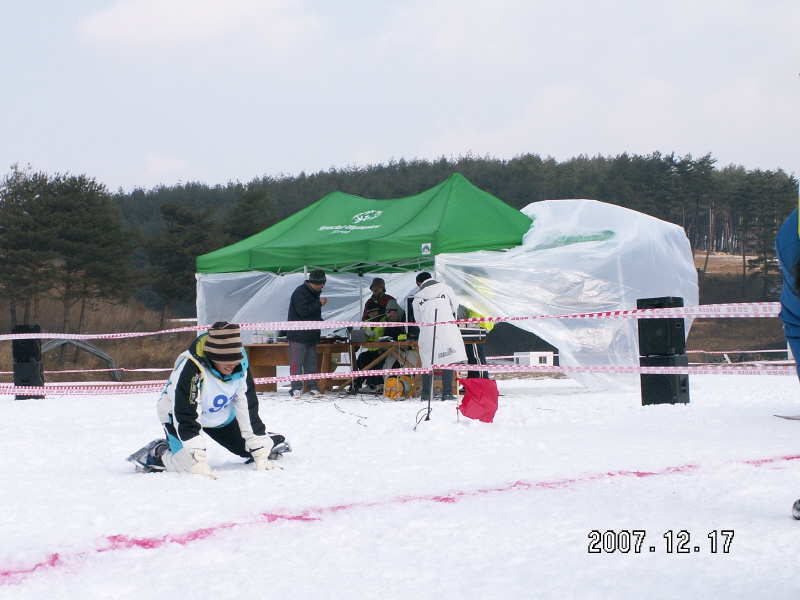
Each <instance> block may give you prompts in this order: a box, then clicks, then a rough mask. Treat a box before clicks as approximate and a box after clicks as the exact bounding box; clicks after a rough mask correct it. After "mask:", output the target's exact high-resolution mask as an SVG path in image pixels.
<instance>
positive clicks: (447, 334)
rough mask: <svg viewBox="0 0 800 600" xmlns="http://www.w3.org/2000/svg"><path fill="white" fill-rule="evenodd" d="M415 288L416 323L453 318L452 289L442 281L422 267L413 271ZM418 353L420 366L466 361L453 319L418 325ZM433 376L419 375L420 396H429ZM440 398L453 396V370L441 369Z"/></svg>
mask: <svg viewBox="0 0 800 600" xmlns="http://www.w3.org/2000/svg"><path fill="white" fill-rule="evenodd" d="M416 281H417V285H418V286H419V289H418V290H417V292H416V293H415V294H414V301H413V302H412V306H413V307H414V317H415V318H416V320H417V322H418V323H441V322H442V321H455V313H456V311H457V310H458V300H457V299H456V293H455V292H454V291H453V288H451V287H450V286H449V285H447V284H446V283H443V282H440V281H436V280H435V279H434V278H433V277H431V274H430V273H428V272H427V271H423V272H422V273H419V274H418V275H417V279H416ZM419 355H420V361H421V362H422V366H423V367H426V368H427V367H430V366H431V365H435V364H455V363H462V362H466V360H467V351H466V349H465V348H464V340H463V339H462V338H461V332H460V331H459V330H458V325H456V324H455V323H441V324H439V325H428V326H421V327H420V333H419ZM432 382H433V377H432V374H431V373H428V374H425V375H423V376H422V399H423V400H428V399H430V396H431V393H432V389H431V388H432V385H431V384H432ZM442 400H455V396H453V371H450V370H446V371H445V370H443V371H442Z"/></svg>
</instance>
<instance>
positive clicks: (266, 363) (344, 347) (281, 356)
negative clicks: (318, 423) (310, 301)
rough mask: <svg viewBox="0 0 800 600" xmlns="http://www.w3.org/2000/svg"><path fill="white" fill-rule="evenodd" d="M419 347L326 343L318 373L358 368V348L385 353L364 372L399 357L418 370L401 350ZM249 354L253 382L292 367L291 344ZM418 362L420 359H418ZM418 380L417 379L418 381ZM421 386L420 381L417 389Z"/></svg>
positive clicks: (260, 388)
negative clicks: (343, 356) (346, 357)
mask: <svg viewBox="0 0 800 600" xmlns="http://www.w3.org/2000/svg"><path fill="white" fill-rule="evenodd" d="M465 341H466V343H467V344H476V343H483V342H482V341H469V340H465ZM416 346H417V342H416V341H409V340H403V341H399V342H362V343H360V344H351V343H348V342H332V343H326V342H324V341H322V342H320V343H319V344H317V369H318V371H317V372H318V373H333V372H334V371H336V368H337V367H339V366H345V365H346V366H349V367H350V370H351V371H352V370H354V367H355V352H356V351H357V350H358V349H359V348H365V349H368V350H374V349H383V350H384V352H381V354H380V356H378V358H376V359H375V360H373V361H372V362H370V363H369V364H368V365H366V366H365V367H364V369H363V370H364V371H366V370H368V369H370V368H372V367H374V366H375V365H377V364H380V363H381V362H382V361H385V360H386V359H387V358H389V357H390V356H394V357H396V358H397V359H398V360H399V361H400V364H402V365H403V366H408V367H418V366H419V364H416V365H412V364H409V363H408V361H406V360H405V359H404V358H403V356H402V355H401V354H400V352H399V351H400V350H406V349H410V348H413V347H416ZM244 347H245V350H246V351H247V358H248V360H249V361H250V371H251V372H252V374H253V377H254V378H256V379H257V378H259V377H275V376H276V375H277V367H278V366H288V365H289V343H288V342H280V343H277V344H245V346H244ZM336 354H340V355H344V354H347V356H348V362H344V361H343V360H342V359H341V358H339V359H335V358H334V355H336ZM417 360H419V359H417ZM415 379H416V378H415ZM352 380H353V378H352V377H346V376H345V377H342V378H336V379H320V380H319V390H320V391H321V392H322V393H325V391H326V390H327V389H329V388H330V389H339V390H341V389H343V388H344V387H345V386H346V385H349V384H350V382H351V381H352ZM419 385H420V382H419V381H417V386H419ZM256 391H257V392H276V391H278V386H277V384H274V383H265V384H257V385H256Z"/></svg>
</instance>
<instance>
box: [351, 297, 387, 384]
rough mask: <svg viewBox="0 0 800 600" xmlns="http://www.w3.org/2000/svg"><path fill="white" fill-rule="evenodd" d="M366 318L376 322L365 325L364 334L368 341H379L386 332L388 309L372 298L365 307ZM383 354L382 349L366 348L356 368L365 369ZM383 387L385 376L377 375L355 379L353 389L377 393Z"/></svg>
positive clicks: (357, 360)
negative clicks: (369, 325) (368, 325)
mask: <svg viewBox="0 0 800 600" xmlns="http://www.w3.org/2000/svg"><path fill="white" fill-rule="evenodd" d="M365 313H366V318H365V319H364V320H365V321H369V322H370V323H375V325H373V326H372V327H365V328H364V334H365V336H366V339H367V341H368V342H377V341H378V339H379V338H381V337H383V334H384V329H385V328H384V325H383V323H384V322H385V321H386V311H385V310H384V307H383V306H381V305H380V303H379V302H377V301H376V300H371V301H369V302H368V303H367V306H366V308H365ZM381 354H382V351H381V350H380V349H375V350H364V351H362V352H361V354H359V355H358V357H357V358H356V368H357V369H358V370H359V371H363V370H364V368H365V367H366V366H367V365H368V364H369V363H371V362H372V361H374V360H375V359H377V358H378V357H379V356H380V355H381ZM372 368H373V369H379V368H380V365H375V366H373V367H372ZM364 382H366V385H364V386H363V387H362V383H364ZM382 387H383V377H380V376H375V377H366V378H364V377H358V378H356V379H355V381H353V390H356V391H359V392H362V393H375V392H380V391H382V390H381V388H382Z"/></svg>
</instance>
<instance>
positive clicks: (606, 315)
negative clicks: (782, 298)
mask: <svg viewBox="0 0 800 600" xmlns="http://www.w3.org/2000/svg"><path fill="white" fill-rule="evenodd" d="M780 306H781V305H780V302H754V303H749V304H744V303H739V304H704V305H701V306H680V307H675V308H641V309H634V310H613V311H603V312H594V313H577V314H563V315H537V316H527V317H481V318H475V319H457V320H455V321H442V322H440V323H409V322H404V321H399V322H396V323H393V326H396V327H406V326H413V327H432V326H434V325H441V324H442V323H455V324H466V323H501V322H508V321H532V320H535V319H663V318H669V317H672V318H678V317H695V318H705V319H721V318H731V317H777V316H778V314H779V313H780ZM376 324H380V325H381V326H384V327H385V326H386V324H387V322H386V321H381V322H380V323H375V322H374V321H373V322H368V321H278V322H273V323H240V324H239V327H240V328H241V329H242V330H243V331H256V330H265V331H299V330H308V329H321V328H324V329H344V328H346V327H374V326H375V325H376ZM209 327H210V325H197V326H194V327H178V328H175V329H164V330H161V331H136V332H131V333H83V334H81V333H14V334H4V335H0V341H8V340H29V339H61V340H98V339H123V338H135V337H146V336H151V335H162V334H167V333H182V332H190V331H191V332H196V331H206V330H208V328H209Z"/></svg>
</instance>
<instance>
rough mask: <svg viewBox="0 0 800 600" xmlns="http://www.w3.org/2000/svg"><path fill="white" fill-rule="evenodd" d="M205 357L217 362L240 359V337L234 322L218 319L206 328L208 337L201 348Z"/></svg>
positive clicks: (229, 361)
mask: <svg viewBox="0 0 800 600" xmlns="http://www.w3.org/2000/svg"><path fill="white" fill-rule="evenodd" d="M203 352H204V353H205V355H206V358H208V359H209V360H215V361H217V362H227V363H232V362H236V361H237V360H242V359H243V358H244V354H242V338H241V335H240V331H239V326H238V325H237V324H236V323H228V322H227V321H220V322H218V323H214V324H213V325H212V326H211V329H209V330H208V339H206V345H205V348H204V349H203Z"/></svg>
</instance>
